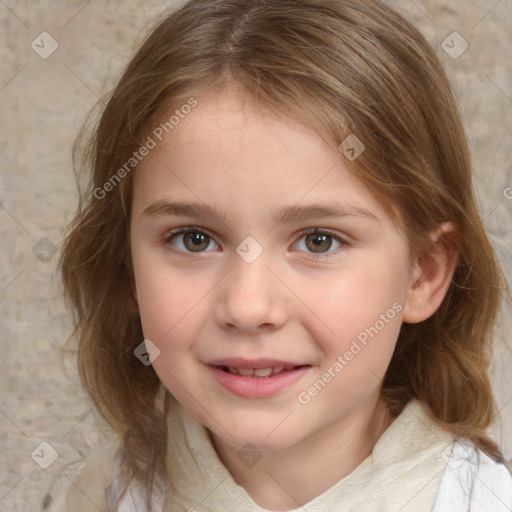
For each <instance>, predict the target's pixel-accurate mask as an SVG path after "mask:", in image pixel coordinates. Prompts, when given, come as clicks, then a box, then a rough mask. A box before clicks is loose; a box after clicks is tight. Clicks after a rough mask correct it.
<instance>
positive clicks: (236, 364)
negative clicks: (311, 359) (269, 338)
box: [206, 357, 309, 369]
mask: <svg viewBox="0 0 512 512" xmlns="http://www.w3.org/2000/svg"><path fill="white" fill-rule="evenodd" d="M206 364H208V365H210V366H230V367H232V368H254V369H258V368H272V367H278V366H294V367H295V366H309V365H305V364H301V363H297V362H293V361H285V360H283V359H267V358H265V359H245V358H243V357H227V358H223V359H215V360H212V361H208V362H207V363H206Z"/></svg>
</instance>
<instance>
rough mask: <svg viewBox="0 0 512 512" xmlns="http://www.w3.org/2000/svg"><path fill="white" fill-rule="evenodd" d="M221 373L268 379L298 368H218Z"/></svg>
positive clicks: (288, 366) (289, 366)
mask: <svg viewBox="0 0 512 512" xmlns="http://www.w3.org/2000/svg"><path fill="white" fill-rule="evenodd" d="M219 368H220V369H221V370H222V371H225V372H229V373H232V374H233V375H243V376H244V377H259V378H268V377H273V376H274V375H278V374H280V373H282V372H289V371H292V370H294V369H295V368H299V367H298V366H292V365H287V366H269V367H268V368H237V367H236V366H219Z"/></svg>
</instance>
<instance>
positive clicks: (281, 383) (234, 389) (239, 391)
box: [207, 358, 311, 398]
mask: <svg viewBox="0 0 512 512" xmlns="http://www.w3.org/2000/svg"><path fill="white" fill-rule="evenodd" d="M222 366H232V367H236V368H254V369H257V368H270V367H271V366H297V368H294V369H293V370H288V371H283V372H281V373H278V374H275V375H273V376H270V377H253V376H244V375H236V374H233V373H229V372H226V371H224V370H222V368H221V367H222ZM207 367H208V368H209V370H210V371H211V372H212V374H213V376H214V378H215V379H216V381H217V382H218V383H219V384H221V385H222V386H223V387H224V388H225V389H227V390H228V391H229V392H231V393H233V394H235V395H237V396H242V397H244V398H267V397H271V396H273V395H276V394H277V393H279V392H280V391H282V390H283V389H285V388H287V387H289V386H291V385H292V384H294V383H296V382H297V381H298V380H300V379H301V378H302V377H303V376H304V375H305V374H306V373H307V372H308V371H309V370H310V369H311V366H310V365H300V364H297V363H293V362H289V361H280V360H277V359H258V360H252V361H250V360H247V359H240V358H230V359H222V360H218V361H212V362H210V363H208V364H207Z"/></svg>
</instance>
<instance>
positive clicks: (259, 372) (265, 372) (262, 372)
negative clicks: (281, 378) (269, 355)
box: [254, 368, 272, 377]
mask: <svg viewBox="0 0 512 512" xmlns="http://www.w3.org/2000/svg"><path fill="white" fill-rule="evenodd" d="M271 373H272V368H258V369H256V370H254V375H256V376H257V377H268V376H269V375H270V374H271Z"/></svg>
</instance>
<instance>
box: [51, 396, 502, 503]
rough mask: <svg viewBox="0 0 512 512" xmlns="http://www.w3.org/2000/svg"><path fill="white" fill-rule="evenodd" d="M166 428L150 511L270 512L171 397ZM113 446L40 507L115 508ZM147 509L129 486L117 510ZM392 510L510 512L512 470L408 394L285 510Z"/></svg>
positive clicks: (118, 481) (116, 466)
mask: <svg viewBox="0 0 512 512" xmlns="http://www.w3.org/2000/svg"><path fill="white" fill-rule="evenodd" d="M169 432H170V433H172V435H170V436H169V440H168V452H167V455H166V464H167V465H168V468H169V473H170V474H171V475H173V478H172V482H173V487H174V490H173V492H172V493H171V492H167V493H166V495H165V496H164V495H163V494H158V493H154V500H153V505H154V510H156V511H162V512H271V511H268V510H265V509H263V508H261V507H259V506H258V505H257V504H256V503H254V501H253V500H252V499H251V497H250V496H249V495H248V494H247V492H246V491H245V489H244V488H243V487H241V486H239V485H237V484H236V482H235V481H234V480H233V478H232V477H231V475H230V473H229V472H228V471H227V469H226V468H225V466H224V465H223V464H222V462H221V461H220V460H219V458H218V457H217V454H216V452H215V449H214V447H213V445H212V443H211V440H210V437H209V435H208V431H207V430H206V428H205V427H204V426H203V425H201V424H200V423H198V422H197V421H196V420H195V419H194V418H193V417H192V416H190V414H188V412H187V411H186V410H185V409H184V408H183V407H182V406H181V405H180V404H179V403H177V402H176V403H175V404H173V408H172V412H171V414H170V415H169ZM117 447H118V445H117V446H115V445H112V446H109V447H107V448H106V449H105V450H103V451H102V452H101V453H98V454H96V455H95V456H93V457H91V458H89V459H88V460H87V461H85V462H83V463H81V464H80V465H79V466H78V467H77V468H76V470H75V471H74V472H73V473H71V472H69V471H67V472H65V474H66V478H63V480H64V481H65V482H64V486H63V487H62V488H61V489H60V491H59V492H58V493H52V494H51V500H52V504H51V505H50V506H49V507H48V508H46V509H45V511H48V512H65V511H66V512H68V511H70V510H76V511H80V512H89V511H91V512H93V511H94V512H97V511H98V510H101V511H105V512H107V511H113V509H112V508H110V507H109V503H108V502H110V504H112V503H113V501H115V500H113V498H114V497H115V496H116V492H117V491H118V489H119V488H120V487H121V486H122V481H121V478H120V472H119V461H120V460H121V456H122V455H121V452H120V451H117ZM116 452H117V455H116ZM305 463H307V462H305ZM71 481H72V482H73V483H71ZM106 491H107V493H106ZM106 494H108V496H109V498H110V499H109V500H107V497H106ZM47 501H49V500H48V499H47ZM111 506H112V505H111ZM145 510H146V509H145V508H144V504H143V503H142V500H141V499H140V493H139V492H138V490H137V488H136V487H135V486H132V487H131V488H130V491H129V493H128V494H127V495H126V496H125V497H124V499H123V500H122V502H121V504H120V506H119V508H118V509H117V511H116V512H144V511H145ZM398 510H399V511H400V512H459V511H460V512H462V511H464V512H468V511H469V512H487V511H488V512H491V511H492V512H505V511H507V512H510V511H512V476H511V474H510V472H509V471H508V469H507V468H506V467H505V466H503V465H502V464H498V463H496V462H494V461H493V460H492V459H490V458H489V457H488V456H487V455H485V454H484V453H482V452H481V451H478V450H476V449H475V448H474V446H473V445H472V444H471V443H469V442H466V441H465V440H456V441H455V442H454V440H453V436H452V435H451V434H449V433H447V432H445V431H444V430H442V429H441V428H440V427H439V426H438V425H437V424H436V423H435V422H434V421H433V420H432V419H431V418H430V416H429V415H428V414H427V412H426V410H425V409H424V408H423V406H422V405H421V404H420V403H419V402H418V401H417V400H411V401H410V402H409V403H408V404H407V406H406V407H405V408H404V410H403V411H402V413H401V414H400V415H399V417H398V418H397V419H396V420H395V421H394V422H393V423H392V424H391V426H390V427H389V428H388V429H387V430H386V431H385V432H384V433H383V435H382V436H381V437H380V439H379V440H378V442H377V444H376V445H375V447H374V449H373V452H372V453H371V454H370V456H368V457H367V458H366V459H365V460H364V461H363V462H362V463H361V464H360V465H359V466H358V467H357V468H355V469H354V471H353V472H352V473H350V474H349V475H347V476H346V477H344V478H342V479H341V480H340V481H338V482H337V483H336V484H334V485H333V486H332V487H331V488H329V489H327V490H326V491H325V492H324V493H323V494H321V495H320V496H318V497H316V498H315V499H313V500H312V501H310V502H309V503H305V504H303V506H302V507H298V508H297V509H295V510H293V511H290V512H299V511H300V512H304V511H307V512H349V511H350V512H369V511H372V512H373V511H378V512H397V511H398Z"/></svg>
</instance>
